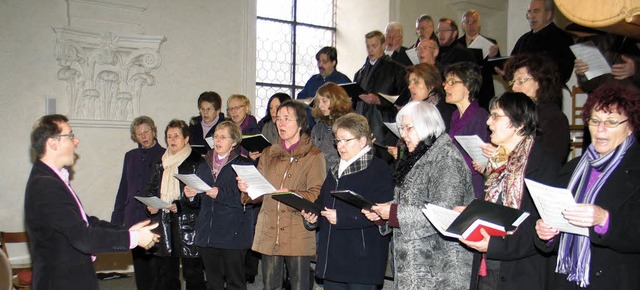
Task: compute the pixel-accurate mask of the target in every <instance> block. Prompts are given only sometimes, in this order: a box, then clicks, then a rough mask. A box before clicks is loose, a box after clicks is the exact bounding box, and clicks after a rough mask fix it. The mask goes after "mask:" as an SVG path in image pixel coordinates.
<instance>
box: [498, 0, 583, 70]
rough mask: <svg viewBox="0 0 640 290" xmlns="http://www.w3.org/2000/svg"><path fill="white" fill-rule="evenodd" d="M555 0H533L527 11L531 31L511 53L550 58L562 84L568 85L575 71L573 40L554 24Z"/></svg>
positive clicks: (520, 39) (519, 41)
mask: <svg viewBox="0 0 640 290" xmlns="http://www.w3.org/2000/svg"><path fill="white" fill-rule="evenodd" d="M554 9H555V7H554V4H553V0H532V1H531V2H530V3H529V9H528V10H527V20H528V21H529V27H531V31H529V32H527V33H525V34H524V35H522V36H521V37H520V38H519V39H518V42H516V45H515V46H514V47H513V50H512V51H511V55H517V54H519V53H524V52H529V53H542V54H546V55H547V56H549V57H550V58H551V59H552V60H553V61H554V62H555V63H556V64H557V65H558V69H559V73H560V78H561V79H562V82H564V83H566V82H567V81H568V80H569V78H570V77H571V72H572V71H573V61H574V59H575V57H574V55H573V53H572V52H571V49H570V48H569V46H570V45H572V44H573V38H571V36H570V35H569V34H568V33H567V32H565V31H564V30H562V29H560V28H558V26H556V25H555V23H553V17H554Z"/></svg>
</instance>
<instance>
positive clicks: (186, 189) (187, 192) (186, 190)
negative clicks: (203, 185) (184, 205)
mask: <svg viewBox="0 0 640 290" xmlns="http://www.w3.org/2000/svg"><path fill="white" fill-rule="evenodd" d="M183 191H184V196H185V197H187V198H192V197H194V196H196V194H198V191H196V190H195V189H193V188H191V187H189V186H188V185H187V186H185V187H184V190H183Z"/></svg>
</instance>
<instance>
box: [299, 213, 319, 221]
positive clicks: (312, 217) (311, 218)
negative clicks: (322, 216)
mask: <svg viewBox="0 0 640 290" xmlns="http://www.w3.org/2000/svg"><path fill="white" fill-rule="evenodd" d="M300 214H301V215H302V217H303V218H304V219H305V220H306V221H307V222H308V223H310V224H315V223H317V222H318V216H317V215H316V214H315V213H312V212H306V211H304V210H302V211H301V212H300Z"/></svg>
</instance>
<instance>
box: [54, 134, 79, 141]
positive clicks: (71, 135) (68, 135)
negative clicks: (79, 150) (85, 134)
mask: <svg viewBox="0 0 640 290" xmlns="http://www.w3.org/2000/svg"><path fill="white" fill-rule="evenodd" d="M53 137H55V138H62V137H65V138H68V139H69V140H73V138H76V135H75V134H73V133H69V134H57V135H53Z"/></svg>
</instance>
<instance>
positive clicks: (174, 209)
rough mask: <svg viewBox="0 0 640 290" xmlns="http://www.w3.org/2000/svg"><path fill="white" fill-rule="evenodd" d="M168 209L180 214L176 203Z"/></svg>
mask: <svg viewBox="0 0 640 290" xmlns="http://www.w3.org/2000/svg"><path fill="white" fill-rule="evenodd" d="M167 209H168V210H169V211H171V212H172V213H177V212H178V206H177V205H176V204H175V203H172V204H171V205H169V206H167Z"/></svg>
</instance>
